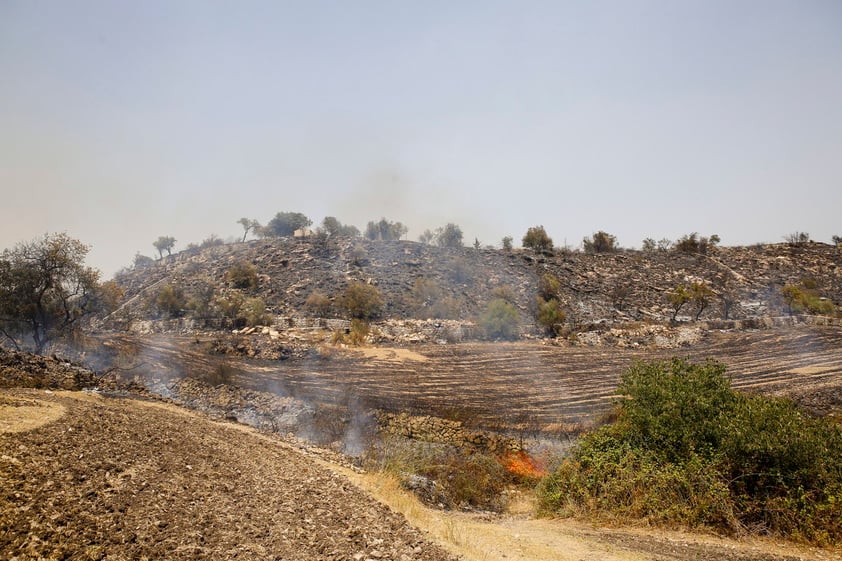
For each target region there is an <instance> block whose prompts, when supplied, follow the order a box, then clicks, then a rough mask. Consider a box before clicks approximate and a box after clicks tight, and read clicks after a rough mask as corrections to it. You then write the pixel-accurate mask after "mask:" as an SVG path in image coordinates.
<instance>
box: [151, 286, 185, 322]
mask: <svg viewBox="0 0 842 561" xmlns="http://www.w3.org/2000/svg"><path fill="white" fill-rule="evenodd" d="M155 306H156V307H157V308H158V311H159V312H160V313H162V314H166V315H167V316H169V317H179V316H181V315H183V314H184V309H185V308H186V307H187V301H186V299H185V298H184V291H183V290H182V289H181V288H180V287H178V286H174V285H172V284H168V285H165V286H163V287H161V290H159V291H158V295H157V296H156V297H155Z"/></svg>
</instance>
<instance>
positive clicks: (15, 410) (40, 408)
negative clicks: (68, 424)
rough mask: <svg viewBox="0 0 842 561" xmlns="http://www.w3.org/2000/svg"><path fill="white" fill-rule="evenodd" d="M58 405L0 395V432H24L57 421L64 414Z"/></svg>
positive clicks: (63, 410)
mask: <svg viewBox="0 0 842 561" xmlns="http://www.w3.org/2000/svg"><path fill="white" fill-rule="evenodd" d="M65 412H66V411H65V408H64V407H63V406H62V405H60V404H58V403H51V402H49V401H42V400H40V399H34V398H30V397H17V396H10V395H0V432H5V433H16V432H26V431H30V430H33V429H37V428H38V427H41V426H44V425H46V424H48V423H52V422H53V421H57V420H58V419H60V418H61V417H62V416H63V415H64V414H65Z"/></svg>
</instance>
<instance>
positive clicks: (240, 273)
mask: <svg viewBox="0 0 842 561" xmlns="http://www.w3.org/2000/svg"><path fill="white" fill-rule="evenodd" d="M225 280H227V281H228V283H230V284H231V286H232V287H234V288H240V289H251V288H255V287H256V286H257V267H255V266H254V265H252V264H251V263H236V264H234V265H232V266H231V268H230V269H228V271H227V272H226V273H225Z"/></svg>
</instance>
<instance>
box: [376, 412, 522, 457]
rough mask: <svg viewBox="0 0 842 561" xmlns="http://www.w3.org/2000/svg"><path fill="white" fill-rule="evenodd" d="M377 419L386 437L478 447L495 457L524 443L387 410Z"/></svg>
mask: <svg viewBox="0 0 842 561" xmlns="http://www.w3.org/2000/svg"><path fill="white" fill-rule="evenodd" d="M376 417H377V423H378V424H379V426H380V430H381V431H382V432H384V433H385V434H391V435H394V436H401V437H403V438H410V439H414V440H422V441H424V442H437V443H441V444H452V445H454V446H458V447H460V448H475V449H477V450H479V451H482V452H490V453H493V454H502V453H504V452H519V451H520V450H521V446H520V443H519V442H518V441H517V440H515V439H513V438H510V437H507V436H503V435H501V434H497V433H493V432H484V431H475V430H470V429H467V428H465V427H464V426H462V423H461V422H459V421H449V420H447V419H442V418H440V417H431V416H428V415H408V414H406V413H386V412H384V411H377V412H376Z"/></svg>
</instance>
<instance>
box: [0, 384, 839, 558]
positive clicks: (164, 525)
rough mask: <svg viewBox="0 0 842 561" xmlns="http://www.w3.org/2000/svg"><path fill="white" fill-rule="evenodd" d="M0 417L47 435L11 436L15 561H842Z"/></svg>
mask: <svg viewBox="0 0 842 561" xmlns="http://www.w3.org/2000/svg"><path fill="white" fill-rule="evenodd" d="M0 403H2V404H3V405H2V406H3V408H4V409H14V408H18V411H17V412H18V419H19V420H22V421H23V420H26V419H32V418H34V419H35V420H40V421H43V423H42V424H41V426H39V427H37V428H30V429H29V430H26V431H20V432H7V431H4V432H2V433H0V477H2V481H3V487H2V494H0V552H2V553H0V557H2V558H3V559H21V560H23V559H107V560H112V559H114V560H117V559H284V560H287V559H289V560H304V559H312V560H321V559H325V560H340V559H342V560H353V561H360V560H365V559H371V560H381V559H384V560H385V559H390V560H395V561H397V560H402V561H405V560H411V559H417V560H421V559H423V560H432V561H436V560H445V559H456V557H454V556H453V554H450V553H447V552H446V551H445V549H443V547H441V546H438V545H434V544H433V543H432V542H431V541H429V538H436V539H438V540H440V541H441V543H442V544H443V545H444V546H446V547H447V548H448V549H450V550H451V551H453V552H456V553H459V554H461V555H463V556H464V558H465V559H468V560H471V561H473V560H480V559H485V560H487V559H507V560H518V561H539V560H547V559H553V560H560V561H561V560H571V561H576V560H578V561H603V560H607V561H621V560H622V561H633V560H657V561H689V560H691V559H692V560H701V561H715V560H716V561H719V560H722V561H790V560H796V559H805V560H820V559H821V560H827V559H836V560H838V559H842V557H840V555H839V554H838V553H837V552H834V551H829V550H814V549H806V548H796V547H794V546H792V545H785V544H778V543H775V542H773V541H770V540H757V539H754V540H751V541H734V540H726V539H721V538H715V537H710V536H699V535H693V534H685V533H677V532H665V531H661V530H650V529H641V530H633V529H632V530H627V529H605V528H595V527H590V526H587V525H583V524H580V523H575V522H567V521H557V520H533V519H530V518H528V517H526V516H523V515H519V516H518V515H508V516H489V515H476V514H474V515H471V514H465V513H444V512H441V511H434V510H430V509H428V508H426V507H424V506H422V505H420V504H419V503H418V502H417V501H416V500H415V499H414V498H413V497H411V496H409V495H408V494H407V493H406V492H404V491H402V490H400V489H397V488H396V487H395V485H394V482H390V481H389V480H384V479H383V478H382V477H377V476H374V475H370V474H368V475H367V474H358V473H354V472H351V471H349V470H348V469H347V468H341V467H338V466H327V465H326V464H325V463H324V462H320V461H316V460H314V459H313V457H311V456H308V455H305V454H303V453H301V452H300V451H299V450H297V449H295V448H293V447H292V446H290V445H289V444H287V443H285V442H283V441H281V440H279V439H278V438H275V437H272V436H268V435H265V434H262V433H258V432H256V431H254V430H252V429H249V428H245V427H243V426H240V425H233V424H230V423H220V422H216V421H212V420H210V419H208V418H207V417H205V416H203V415H201V414H198V413H195V412H191V411H186V410H183V409H180V408H177V407H175V406H173V405H169V404H162V403H159V402H149V401H141V400H136V399H123V398H107V397H101V396H98V395H96V394H90V393H82V392H55V393H52V392H48V391H43V390H22V389H4V390H0ZM39 409H43V410H45V411H52V412H53V413H51V417H50V418H47V417H43V416H39V413H38V411H37V410H39ZM7 413H8V412H7ZM362 489H365V490H366V491H367V492H364V491H363V490H362ZM367 493H372V494H373V495H374V496H376V497H377V498H378V499H380V500H381V501H382V502H384V503H388V504H390V505H392V506H393V508H394V510H390V509H389V508H387V507H385V506H384V505H383V504H381V503H378V502H377V501H375V500H374V499H373V498H371V496H370V495H369V494H367ZM396 511H397V512H400V513H401V514H396ZM402 514H403V515H405V516H406V517H407V518H409V520H410V521H412V522H413V523H414V524H416V525H418V526H419V527H421V528H423V529H425V530H427V531H429V534H426V537H425V535H424V534H422V532H420V531H418V530H416V529H414V528H413V527H411V526H410V525H409V524H408V523H407V522H406V519H405V518H404V516H402Z"/></svg>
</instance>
